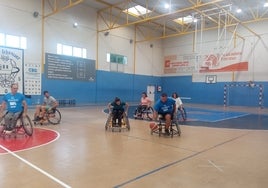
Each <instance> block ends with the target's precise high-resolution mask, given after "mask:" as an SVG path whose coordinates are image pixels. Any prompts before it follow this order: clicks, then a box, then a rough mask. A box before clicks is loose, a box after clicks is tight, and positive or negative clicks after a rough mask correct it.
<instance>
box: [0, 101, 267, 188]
mask: <svg viewBox="0 0 268 188" xmlns="http://www.w3.org/2000/svg"><path fill="white" fill-rule="evenodd" d="M104 108H105V107H104V106H90V107H89V106H87V107H79V108H78V107H77V108H61V109H60V111H61V113H62V122H61V124H60V125H48V126H42V128H44V129H52V130H55V131H57V132H58V133H59V134H60V137H59V138H58V139H57V140H55V141H54V142H51V143H49V144H46V145H43V146H40V147H37V148H33V149H28V150H24V151H20V152H15V153H12V152H11V153H5V154H1V155H0V179H1V181H0V187H1V188H15V187H19V188H57V187H73V188H90V187H94V188H99V187H104V188H106V187H107V188H109V187H128V188H141V187H146V188H147V187H153V188H158V187H159V188H163V187H181V188H266V187H268V178H267V177H268V149H267V144H268V131H267V130H246V129H223V128H208V127H202V126H189V125H181V130H182V135H181V136H180V137H177V136H175V137H174V138H166V137H158V135H151V134H150V131H149V126H148V124H149V123H148V122H147V121H142V120H134V119H130V126H131V130H130V131H123V132H111V131H105V128H104V125H105V121H106V119H107V114H105V113H104V112H103V109H104ZM229 110H232V109H229ZM243 110H245V109H244V108H243ZM253 110H254V109H253ZM262 112H263V113H267V112H266V111H265V110H263V111H262ZM32 113H33V111H31V110H30V112H29V114H30V115H32ZM38 127H39V126H38ZM0 139H1V138H0ZM36 139H38V138H36ZM7 141H10V140H7Z"/></svg>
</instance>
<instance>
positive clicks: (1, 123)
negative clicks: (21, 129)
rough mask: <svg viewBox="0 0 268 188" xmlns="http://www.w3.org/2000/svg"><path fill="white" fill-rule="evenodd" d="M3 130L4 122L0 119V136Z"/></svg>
mask: <svg viewBox="0 0 268 188" xmlns="http://www.w3.org/2000/svg"><path fill="white" fill-rule="evenodd" d="M4 129H5V120H4V118H0V134H1V133H2V132H3V131H4Z"/></svg>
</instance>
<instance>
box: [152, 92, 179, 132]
mask: <svg viewBox="0 0 268 188" xmlns="http://www.w3.org/2000/svg"><path fill="white" fill-rule="evenodd" d="M175 110H176V103H175V100H173V99H172V98H169V97H167V94H166V93H162V94H161V97H160V99H158V100H157V102H156V103H155V105H154V120H157V118H158V115H159V114H160V115H162V117H163V118H164V119H165V133H166V134H167V135H169V134H170V133H169V128H170V126H171V121H172V119H173V114H174V112H175Z"/></svg>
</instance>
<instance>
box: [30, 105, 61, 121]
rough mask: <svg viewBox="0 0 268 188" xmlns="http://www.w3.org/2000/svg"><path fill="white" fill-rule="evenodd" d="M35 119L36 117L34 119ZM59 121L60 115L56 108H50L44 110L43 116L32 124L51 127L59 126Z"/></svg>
mask: <svg viewBox="0 0 268 188" xmlns="http://www.w3.org/2000/svg"><path fill="white" fill-rule="evenodd" d="M34 119H36V117H34ZM60 121H61V113H60V111H59V110H58V109H57V108H52V109H51V110H46V112H45V114H44V116H43V118H42V119H40V120H38V121H37V120H34V121H33V122H34V124H35V125H37V124H40V125H43V124H44V123H51V124H52V125H56V124H59V123H60Z"/></svg>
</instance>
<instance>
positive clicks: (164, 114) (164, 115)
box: [158, 112, 173, 119]
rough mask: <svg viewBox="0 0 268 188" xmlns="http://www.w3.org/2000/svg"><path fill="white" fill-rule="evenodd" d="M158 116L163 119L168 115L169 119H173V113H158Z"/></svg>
mask: <svg viewBox="0 0 268 188" xmlns="http://www.w3.org/2000/svg"><path fill="white" fill-rule="evenodd" d="M158 114H159V115H161V116H162V117H163V119H165V117H166V115H167V114H170V116H171V119H173V112H167V113H158Z"/></svg>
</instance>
